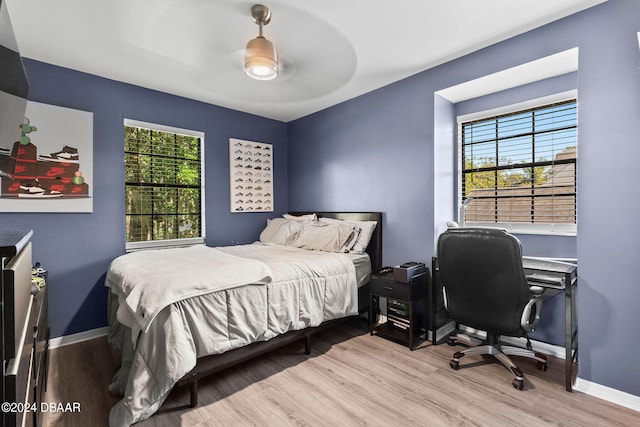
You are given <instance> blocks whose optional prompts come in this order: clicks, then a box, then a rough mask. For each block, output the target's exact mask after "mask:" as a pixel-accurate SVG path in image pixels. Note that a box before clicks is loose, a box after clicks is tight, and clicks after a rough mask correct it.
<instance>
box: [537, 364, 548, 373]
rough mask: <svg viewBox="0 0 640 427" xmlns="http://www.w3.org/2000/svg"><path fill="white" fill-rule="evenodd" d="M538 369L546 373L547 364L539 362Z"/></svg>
mask: <svg viewBox="0 0 640 427" xmlns="http://www.w3.org/2000/svg"><path fill="white" fill-rule="evenodd" d="M538 369H540V370H541V371H542V372H546V371H547V362H538Z"/></svg>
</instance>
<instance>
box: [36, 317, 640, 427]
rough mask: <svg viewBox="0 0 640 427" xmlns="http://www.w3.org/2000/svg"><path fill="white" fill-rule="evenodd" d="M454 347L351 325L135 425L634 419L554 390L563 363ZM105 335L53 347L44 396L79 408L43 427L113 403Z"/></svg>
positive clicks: (230, 374) (244, 368)
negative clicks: (501, 361)
mask: <svg viewBox="0 0 640 427" xmlns="http://www.w3.org/2000/svg"><path fill="white" fill-rule="evenodd" d="M456 348H457V347H450V346H448V345H439V346H431V345H430V344H429V343H426V344H425V345H423V346H422V347H421V348H419V349H417V350H415V351H409V350H408V349H407V347H405V346H402V345H400V344H396V343H394V342H391V341H388V340H385V339H383V338H380V337H377V336H373V337H372V336H370V335H369V334H368V332H367V331H366V330H365V329H364V325H363V324H360V323H353V324H346V325H344V326H338V327H336V328H334V329H332V330H329V331H325V332H322V333H319V334H317V335H316V336H314V338H313V340H312V353H311V355H309V356H306V355H304V346H303V344H302V343H299V344H298V343H295V344H292V345H290V346H287V347H285V348H283V349H281V350H277V351H275V352H273V353H270V354H268V355H266V356H263V357H260V358H258V359H256V360H253V361H250V362H247V363H244V364H242V365H239V366H238V367H236V368H232V369H229V370H227V371H225V372H223V373H221V374H218V375H216V376H214V377H211V378H209V379H206V380H204V381H202V382H201V383H200V392H199V406H198V407H196V408H189V407H188V403H189V394H188V390H187V388H180V389H175V390H173V392H172V393H171V395H170V396H169V398H168V399H167V401H166V402H165V403H164V405H163V406H162V407H161V408H160V411H159V412H157V413H156V414H155V415H154V416H152V417H151V418H149V419H148V420H145V421H143V422H141V423H139V424H137V426H141V427H142V426H145V427H148V426H167V427H169V426H171V427H173V426H197V427H205V426H406V425H413V426H520V425H522V426H524V425H526V426H580V427H585V426H616V425H617V426H639V425H640V413H638V412H635V411H632V410H630V409H627V408H624V407H621V406H618V405H614V404H611V403H608V402H605V401H603V400H600V399H597V398H595V397H592V396H589V395H586V394H583V393H580V392H573V393H568V392H566V391H565V390H564V382H563V378H564V376H563V370H562V368H563V361H561V360H558V359H554V358H551V359H550V362H549V369H548V370H547V371H546V372H541V371H538V370H537V369H536V366H535V363H533V362H529V361H524V360H522V359H518V362H519V366H520V368H521V369H522V370H523V371H524V373H525V376H526V380H525V388H524V390H523V391H518V390H516V389H514V388H513V387H512V386H511V377H510V374H509V372H508V371H507V370H506V369H504V368H503V367H502V366H501V365H498V364H497V363H492V362H490V359H483V358H480V357H470V358H469V359H468V360H464V359H463V360H462V361H461V368H460V369H459V370H458V371H453V370H452V369H451V368H450V367H449V360H450V357H451V355H452V354H453V352H454V351H455V349H456ZM111 370H112V361H111V356H110V350H109V347H108V344H107V342H106V338H99V339H95V340H91V341H86V342H83V343H80V344H75V345H71V346H67V347H61V348H58V349H55V350H53V351H52V352H51V369H50V377H49V387H48V390H47V393H46V396H45V400H46V401H47V402H62V403H67V402H79V403H80V405H81V412H80V413H55V414H53V413H50V414H45V418H44V425H45V426H78V427H87V426H105V425H107V420H108V415H109V409H110V407H111V406H112V405H113V404H115V403H116V401H117V400H118V399H116V398H113V397H111V396H110V395H109V393H108V391H107V385H108V382H109V377H110V375H111Z"/></svg>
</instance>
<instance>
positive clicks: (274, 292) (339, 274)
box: [107, 243, 358, 426]
mask: <svg viewBox="0 0 640 427" xmlns="http://www.w3.org/2000/svg"><path fill="white" fill-rule="evenodd" d="M185 250H186V249H185ZM216 250H217V251H219V252H223V253H224V255H223V256H222V258H228V259H231V258H229V257H232V256H233V257H239V258H241V259H246V260H253V261H256V262H260V263H263V264H264V265H266V266H267V268H268V270H269V274H268V276H269V277H271V282H268V281H263V283H261V284H255V285H254V284H250V285H244V286H234V285H230V286H227V285H219V284H218V285H216V287H217V289H213V290H212V291H211V292H198V295H199V296H197V297H192V298H189V297H187V299H182V300H179V301H176V302H173V303H170V304H169V305H167V306H166V307H165V308H164V309H160V310H159V311H158V312H157V314H156V316H155V320H153V322H150V323H149V324H148V325H147V327H146V328H141V327H140V326H141V325H138V324H137V323H136V322H135V321H134V320H132V319H131V318H129V319H127V317H126V316H125V317H122V320H123V321H124V322H125V326H127V327H128V328H132V330H134V331H136V330H141V332H140V333H139V334H137V339H135V336H136V334H134V342H135V344H134V345H133V351H132V352H128V351H126V349H127V347H130V346H131V345H132V341H131V339H130V335H128V333H129V331H130V330H131V329H128V328H123V326H122V325H120V324H119V323H118V322H117V321H116V319H115V317H116V316H115V310H110V336H109V339H110V342H111V344H112V346H113V347H114V349H116V350H118V351H122V353H123V355H124V357H123V359H122V363H121V369H120V371H119V372H117V373H116V375H115V376H114V379H113V381H112V384H111V385H110V390H111V391H112V392H119V393H123V394H124V398H123V399H122V400H121V401H120V402H118V403H117V404H116V405H115V406H114V407H113V408H112V410H111V414H110V417H109V424H110V425H111V426H128V425H130V424H132V423H135V422H137V421H140V420H143V419H145V418H148V417H149V416H150V415H152V414H153V413H154V412H155V411H157V409H158V408H159V407H160V405H161V404H162V402H164V400H165V399H166V397H167V396H168V394H169V392H170V391H171V388H172V387H173V385H174V384H175V383H176V382H177V381H178V380H179V379H180V378H182V377H183V376H184V375H185V374H186V373H187V372H189V371H190V370H191V369H192V368H193V367H194V366H195V363H196V359H197V358H198V357H201V356H205V355H207V354H216V353H223V352H225V351H228V350H231V349H234V348H238V347H242V346H244V345H247V344H250V343H252V342H256V341H266V340H268V339H270V338H273V337H274V336H276V335H279V334H282V333H284V332H287V331H289V330H297V329H303V328H306V327H313V326H317V325H319V324H320V323H322V322H324V321H327V320H331V319H337V318H340V317H345V316H349V315H354V314H357V310H358V307H357V305H358V302H357V301H358V298H357V282H356V273H355V267H354V265H353V263H352V262H351V261H350V260H349V258H348V257H347V256H345V255H341V254H332V253H326V252H318V251H307V250H303V249H296V248H291V247H285V246H276V245H263V244H259V243H256V244H252V245H241V246H232V247H225V248H216ZM172 251H176V250H175V249H172ZM154 252H158V251H154ZM130 255H131V254H129V255H125V256H124V257H125V258H126V257H129V256H130ZM173 255H175V254H173ZM236 261H237V260H236ZM131 267H132V268H133V269H134V270H136V266H131ZM138 268H139V267H138ZM177 268H180V269H181V271H182V274H180V275H179V277H177V278H176V279H177V280H179V281H180V282H181V284H180V285H179V286H180V287H182V286H183V285H184V283H182V282H188V281H189V279H188V278H189V277H190V274H191V272H189V271H187V270H186V269H185V268H182V267H180V266H177ZM198 268H201V266H200V267H196V269H198ZM133 274H136V275H137V274H138V273H137V271H136V272H134V273H133ZM120 275H122V276H123V277H126V276H127V273H125V272H121V273H120ZM209 275H210V276H213V275H218V272H217V270H216V268H215V267H214V268H212V269H211V271H210V274H209ZM114 277H115V276H114ZM264 282H267V283H266V284H265V283H264ZM107 285H108V286H109V287H111V288H112V291H113V292H114V294H116V295H120V299H121V300H122V295H125V293H126V292H125V291H124V289H121V288H120V287H119V285H118V284H117V283H116V281H114V280H109V281H108V284H107ZM127 286H130V284H129V285H127ZM164 286H169V285H168V284H165V285H164ZM199 286H200V285H199ZM130 294H131V292H129V295H130ZM170 299H172V298H170ZM136 310H140V308H137V309H136ZM143 311H145V312H146V311H149V310H146V309H143ZM151 311H153V310H151ZM151 311H150V312H151ZM136 312H137V311H136ZM118 319H120V316H118ZM127 323H128V324H127ZM123 330H124V331H125V332H126V333H125V334H122V332H123Z"/></svg>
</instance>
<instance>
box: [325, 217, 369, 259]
mask: <svg viewBox="0 0 640 427" xmlns="http://www.w3.org/2000/svg"><path fill="white" fill-rule="evenodd" d="M318 221H320V222H324V223H332V222H336V221H337V222H344V223H347V224H351V225H353V226H355V227H357V228H358V229H359V230H360V233H359V235H358V239H357V240H356V241H355V242H354V244H353V247H352V248H351V249H350V252H354V253H364V252H365V251H366V250H367V246H369V242H370V241H371V236H373V231H374V230H375V229H376V226H377V225H378V222H377V221H357V220H351V219H344V220H343V219H336V218H320V219H318Z"/></svg>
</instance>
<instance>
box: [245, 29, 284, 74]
mask: <svg viewBox="0 0 640 427" xmlns="http://www.w3.org/2000/svg"><path fill="white" fill-rule="evenodd" d="M244 72H245V73H246V74H247V75H248V76H249V77H251V78H253V79H256V80H272V79H275V78H276V77H277V76H278V53H277V52H276V49H275V48H274V47H273V43H271V42H270V41H269V40H267V39H265V38H264V37H261V36H259V37H256V38H255V39H253V40H250V41H249V43H247V48H246V50H245V56H244Z"/></svg>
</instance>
